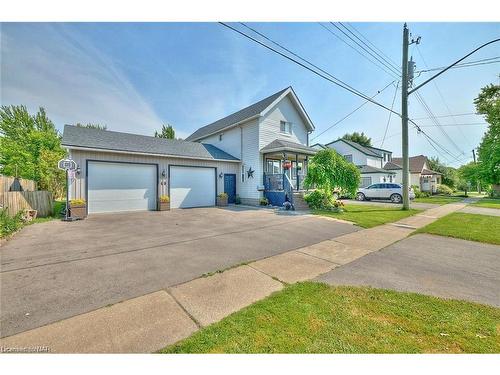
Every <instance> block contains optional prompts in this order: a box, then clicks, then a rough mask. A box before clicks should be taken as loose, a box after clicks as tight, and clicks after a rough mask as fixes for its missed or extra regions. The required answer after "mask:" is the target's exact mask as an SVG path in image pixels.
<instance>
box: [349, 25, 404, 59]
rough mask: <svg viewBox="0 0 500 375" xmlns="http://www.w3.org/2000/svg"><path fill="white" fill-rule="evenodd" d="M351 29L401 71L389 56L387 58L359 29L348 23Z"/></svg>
mask: <svg viewBox="0 0 500 375" xmlns="http://www.w3.org/2000/svg"><path fill="white" fill-rule="evenodd" d="M348 25H349V27H351V28H352V29H353V30H354V31H355V32H356V33H357V34H358V35H360V36H361V37H362V38H363V39H364V40H366V41H367V42H368V43H369V44H371V45H372V46H373V47H374V48H375V49H376V50H377V51H379V52H380V54H381V55H382V56H385V57H386V58H387V60H388V61H389V62H390V63H392V64H393V65H394V66H396V67H397V68H398V69H401V67H400V66H399V65H398V64H397V63H396V62H394V60H393V59H391V58H390V57H389V56H387V55H386V54H385V53H384V52H383V51H382V50H381V49H380V48H378V47H377V46H376V45H375V44H373V43H372V42H371V41H370V40H369V39H368V38H367V37H365V36H364V35H363V34H362V33H361V32H360V31H359V30H358V29H357V28H355V27H354V25H353V24H351V23H348Z"/></svg>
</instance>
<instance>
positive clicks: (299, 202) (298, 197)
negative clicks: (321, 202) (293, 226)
mask: <svg viewBox="0 0 500 375" xmlns="http://www.w3.org/2000/svg"><path fill="white" fill-rule="evenodd" d="M293 207H295V211H308V210H309V205H308V204H307V202H306V201H305V200H304V194H303V193H302V192H296V193H293Z"/></svg>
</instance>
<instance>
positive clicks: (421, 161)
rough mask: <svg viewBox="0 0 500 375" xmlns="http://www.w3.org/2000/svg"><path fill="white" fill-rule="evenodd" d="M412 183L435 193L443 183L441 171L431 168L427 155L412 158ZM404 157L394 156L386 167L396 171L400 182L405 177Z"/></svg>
mask: <svg viewBox="0 0 500 375" xmlns="http://www.w3.org/2000/svg"><path fill="white" fill-rule="evenodd" d="M409 159H410V185H417V186H419V187H420V190H421V191H427V192H430V193H435V192H436V191H437V185H439V184H440V183H441V173H439V172H436V171H433V170H431V169H429V160H428V159H427V156H424V155H418V156H411V157H410V158H409ZM402 165H403V159H402V158H392V160H391V161H390V162H388V163H387V164H386V165H385V166H384V168H385V169H387V170H390V171H394V172H396V176H397V177H396V178H397V181H398V182H402V179H403V167H402Z"/></svg>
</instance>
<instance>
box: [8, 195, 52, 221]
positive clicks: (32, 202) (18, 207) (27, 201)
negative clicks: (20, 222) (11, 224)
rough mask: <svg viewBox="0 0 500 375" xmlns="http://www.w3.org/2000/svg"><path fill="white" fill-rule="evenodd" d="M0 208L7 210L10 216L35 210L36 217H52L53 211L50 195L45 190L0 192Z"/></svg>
mask: <svg viewBox="0 0 500 375" xmlns="http://www.w3.org/2000/svg"><path fill="white" fill-rule="evenodd" d="M0 206H1V207H2V208H7V212H8V213H9V215H10V216H14V215H15V214H17V213H18V212H19V211H22V210H24V209H29V210H37V211H38V213H37V216H39V217H45V216H50V215H52V212H53V209H54V207H53V202H52V193H50V192H49V191H45V190H40V191H8V192H6V193H3V192H0Z"/></svg>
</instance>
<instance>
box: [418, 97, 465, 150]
mask: <svg viewBox="0 0 500 375" xmlns="http://www.w3.org/2000/svg"><path fill="white" fill-rule="evenodd" d="M415 97H416V98H417V100H418V101H419V102H420V104H421V105H422V107H423V108H424V110H425V111H426V112H427V113H428V114H429V116H430V117H431V118H432V121H433V122H434V124H436V126H438V127H439V130H440V131H441V133H442V134H443V135H444V136H445V137H446V139H448V141H449V142H450V143H451V144H452V145H453V147H455V148H456V149H457V150H458V152H459V153H460V154H462V155H463V154H465V153H464V152H463V151H462V150H461V149H460V148H459V147H458V145H457V144H456V143H455V142H454V141H453V139H451V137H450V136H449V135H448V133H447V132H446V131H445V130H444V129H443V128H442V127H441V124H440V123H439V120H438V119H436V118H435V117H434V114H433V113H432V110H431V109H430V107H429V106H428V104H427V103H426V102H425V100H424V98H423V97H422V95H421V94H420V93H419V92H418V91H417V92H416V93H415Z"/></svg>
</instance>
